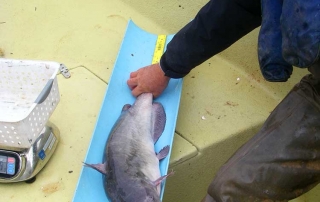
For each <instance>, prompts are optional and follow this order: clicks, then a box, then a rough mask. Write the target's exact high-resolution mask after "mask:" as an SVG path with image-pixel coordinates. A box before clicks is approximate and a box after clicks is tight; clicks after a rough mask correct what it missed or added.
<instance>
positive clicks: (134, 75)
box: [130, 71, 138, 78]
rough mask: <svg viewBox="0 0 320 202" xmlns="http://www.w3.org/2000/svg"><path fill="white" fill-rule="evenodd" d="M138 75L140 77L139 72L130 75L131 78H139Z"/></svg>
mask: <svg viewBox="0 0 320 202" xmlns="http://www.w3.org/2000/svg"><path fill="white" fill-rule="evenodd" d="M137 75H138V71H135V72H131V73H130V78H134V77H137Z"/></svg>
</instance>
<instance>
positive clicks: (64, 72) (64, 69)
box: [60, 64, 71, 78]
mask: <svg viewBox="0 0 320 202" xmlns="http://www.w3.org/2000/svg"><path fill="white" fill-rule="evenodd" d="M60 72H61V74H62V75H63V76H64V77H65V78H70V77H71V74H70V72H69V70H68V68H67V67H66V66H65V65H64V64H60Z"/></svg>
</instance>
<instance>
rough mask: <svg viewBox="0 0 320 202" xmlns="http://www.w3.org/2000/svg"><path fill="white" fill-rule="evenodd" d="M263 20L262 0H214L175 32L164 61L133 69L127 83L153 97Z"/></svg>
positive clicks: (164, 55)
mask: <svg viewBox="0 0 320 202" xmlns="http://www.w3.org/2000/svg"><path fill="white" fill-rule="evenodd" d="M260 23H261V9H260V0H211V1H210V2H208V3H207V4H206V5H205V6H204V7H203V8H202V9H201V10H200V11H199V12H198V14H197V15H196V17H195V19H194V20H192V21H191V22H190V23H188V24H187V25H186V26H185V27H183V28H182V29H181V30H180V31H179V32H178V33H177V34H175V36H174V37H173V39H172V40H171V42H170V43H169V44H168V46H167V50H166V52H165V53H164V54H163V56H162V57H161V60H160V64H161V65H159V64H154V65H150V66H147V67H143V68H140V69H139V70H138V71H136V72H132V73H131V75H130V78H129V79H128V81H127V84H128V86H129V88H130V89H131V90H132V94H133V95H134V96H138V95H140V94H141V93H145V92H150V93H153V95H154V97H157V96H159V95H160V94H161V93H162V92H163V90H164V89H165V88H166V86H167V84H168V82H169V80H170V78H182V77H184V76H185V75H187V74H188V73H189V72H190V71H191V69H193V68H195V67H196V66H197V65H199V64H201V63H202V62H204V61H205V60H207V59H209V58H210V57H212V56H213V55H215V54H217V53H219V52H221V51H223V50H224V49H226V48H227V47H229V46H230V45H231V44H233V43H234V42H235V41H237V40H238V39H240V38H241V37H243V36H244V35H246V34H247V33H249V32H250V31H251V30H253V29H254V28H256V27H258V26H259V25H260ZM160 66H161V67H160ZM161 70H162V71H161Z"/></svg>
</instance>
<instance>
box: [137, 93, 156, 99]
mask: <svg viewBox="0 0 320 202" xmlns="http://www.w3.org/2000/svg"><path fill="white" fill-rule="evenodd" d="M137 99H147V100H149V99H151V100H153V95H152V93H142V94H140V95H139V96H138V97H137Z"/></svg>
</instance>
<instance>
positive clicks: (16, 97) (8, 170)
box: [0, 59, 61, 183]
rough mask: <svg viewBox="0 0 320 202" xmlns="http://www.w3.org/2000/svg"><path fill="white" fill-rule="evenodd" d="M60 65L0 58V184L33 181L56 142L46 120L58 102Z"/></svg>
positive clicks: (53, 128) (55, 134) (56, 133)
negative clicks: (57, 76)
mask: <svg viewBox="0 0 320 202" xmlns="http://www.w3.org/2000/svg"><path fill="white" fill-rule="evenodd" d="M60 66H61V64H59V63H55V62H46V61H27V60H9V59H0V78H1V79H0V182H1V183H8V182H18V181H26V180H29V179H32V178H33V177H34V176H35V175H36V174H37V173H38V172H39V171H40V170H41V169H42V168H43V167H44V166H45V164H46V163H47V162H48V160H49V159H50V157H51V156H52V154H53V152H54V151H55V149H56V146H57V144H58V142H59V135H60V134H59V130H58V128H57V127H56V126H55V125H54V124H52V123H50V122H49V121H48V120H49V117H50V116H51V114H52V112H53V111H54V110H55V108H56V106H57V104H58V103H59V100H60V95H59V90H58V84H57V78H56V75H57V73H58V71H59V68H60Z"/></svg>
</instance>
